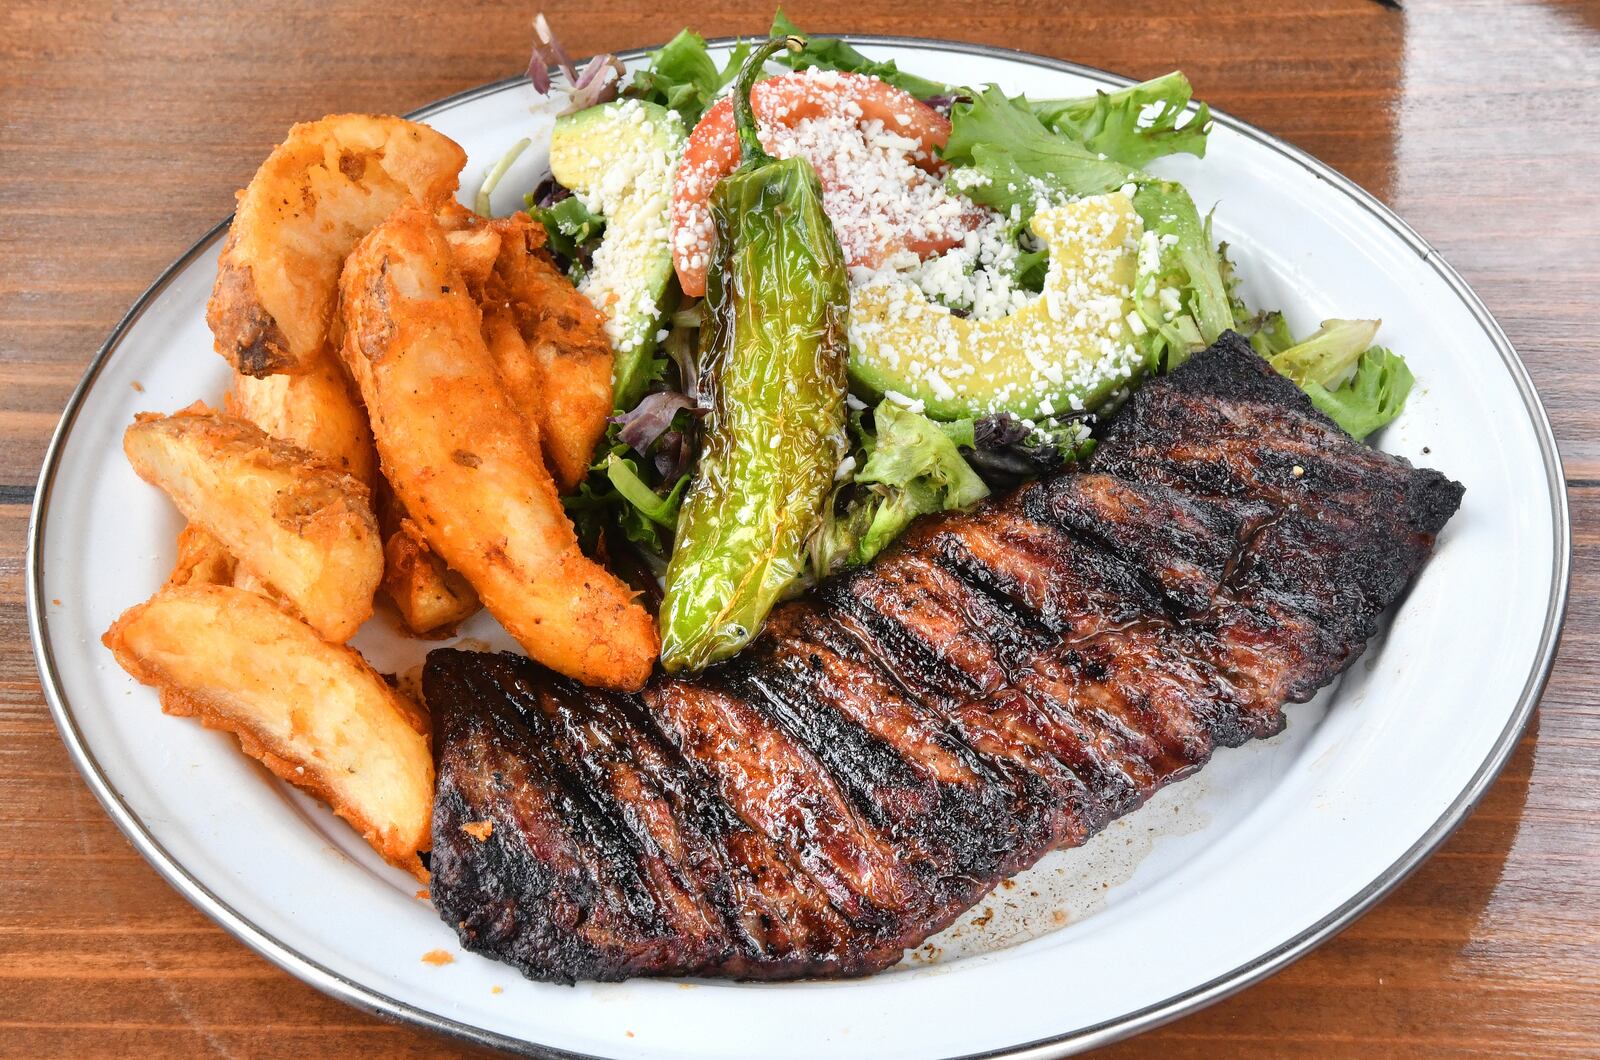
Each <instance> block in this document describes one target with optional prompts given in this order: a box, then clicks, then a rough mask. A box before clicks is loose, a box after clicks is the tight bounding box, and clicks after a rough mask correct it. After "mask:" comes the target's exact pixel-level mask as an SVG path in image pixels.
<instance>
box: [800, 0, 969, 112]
mask: <svg viewBox="0 0 1600 1060" xmlns="http://www.w3.org/2000/svg"><path fill="white" fill-rule="evenodd" d="M770 35H771V36H774V37H788V36H800V37H805V38H806V48H805V51H803V52H800V53H799V54H798V55H795V54H790V53H788V52H779V53H778V54H777V55H776V56H774V57H773V58H774V59H775V60H776V61H777V62H780V63H782V64H783V65H785V66H787V67H789V68H790V69H791V70H805V69H807V68H810V67H817V68H819V69H822V70H843V71H846V72H847V73H853V74H866V75H868V76H869V77H876V78H877V79H878V80H880V81H887V82H888V83H889V84H891V85H893V86H894V87H896V88H898V89H900V90H902V91H904V92H909V93H911V94H912V95H913V96H916V97H917V98H918V99H931V98H933V97H935V96H948V95H951V94H952V93H954V92H955V91H956V89H955V88H954V86H952V85H947V84H944V83H943V82H941V81H930V80H928V79H927V78H926V77H918V76H917V75H916V74H908V73H905V72H904V71H902V70H901V69H900V67H899V66H897V65H895V62H894V60H892V59H885V60H878V59H869V58H867V57H866V56H865V55H862V54H861V53H860V52H858V51H856V50H855V49H854V48H852V47H851V46H850V45H848V44H846V43H845V42H844V41H842V40H840V39H838V38H837V37H813V36H811V35H810V34H808V33H806V32H805V31H804V30H802V29H801V28H800V27H799V26H796V25H795V24H794V23H793V22H791V21H790V20H789V17H788V16H787V15H785V14H784V13H783V9H782V8H781V7H780V8H779V9H778V13H777V14H775V15H773V16H772V31H771V34H770Z"/></svg>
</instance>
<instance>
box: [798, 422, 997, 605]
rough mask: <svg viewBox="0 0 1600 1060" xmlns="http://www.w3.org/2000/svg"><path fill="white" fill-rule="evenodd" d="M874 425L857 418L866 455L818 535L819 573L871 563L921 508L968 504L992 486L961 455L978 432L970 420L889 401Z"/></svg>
mask: <svg viewBox="0 0 1600 1060" xmlns="http://www.w3.org/2000/svg"><path fill="white" fill-rule="evenodd" d="M872 420H873V430H871V431H868V430H866V429H864V428H862V427H860V425H859V423H858V424H857V433H858V435H859V436H860V438H861V443H862V444H861V452H860V453H859V454H858V456H864V457H865V461H864V462H863V463H862V464H861V468H860V470H859V471H857V472H856V474H855V477H854V480H853V481H851V482H847V483H845V484H843V485H841V486H840V487H839V488H838V489H837V490H836V491H835V496H834V498H833V499H832V500H831V501H830V503H829V509H828V512H827V515H826V517H825V518H824V521H823V525H822V528H821V529H820V530H819V532H818V533H817V535H816V537H815V538H814V539H813V540H812V544H811V568H812V574H813V576H814V577H817V578H821V577H824V576H826V575H827V574H829V573H830V572H832V571H834V570H837V569H838V568H840V567H843V566H851V565H855V564H861V563H866V562H867V561H868V560H870V559H872V557H874V556H876V555H877V554H878V553H879V552H882V551H883V550H884V549H885V548H887V547H888V546H889V544H890V543H891V542H893V541H894V539H895V538H897V537H899V536H900V534H901V533H902V532H903V531H904V530H905V528H906V527H907V526H908V525H910V523H911V520H913V519H915V518H916V517H917V516H919V515H927V514H930V513H933V512H942V511H945V510H947V509H950V508H964V507H966V506H967V505H969V504H973V503H975V502H977V501H979V500H981V499H982V498H984V497H986V496H988V495H989V487H988V486H986V485H984V482H983V479H981V478H979V477H978V473H977V472H976V471H974V470H973V469H972V466H971V465H970V464H968V463H967V461H966V460H965V459H964V458H963V457H962V455H961V449H962V448H963V447H965V448H967V449H972V448H973V447H974V446H975V444H976V440H975V438H974V434H973V421H972V420H956V421H954V422H951V423H939V422H936V421H934V420H930V419H929V418H928V417H926V416H923V415H921V414H920V413H916V412H912V411H911V410H909V409H906V408H903V407H901V406H899V405H896V404H894V403H893V402H891V401H884V402H881V403H880V404H879V405H878V407H877V408H876V409H875V410H874V411H873V414H872Z"/></svg>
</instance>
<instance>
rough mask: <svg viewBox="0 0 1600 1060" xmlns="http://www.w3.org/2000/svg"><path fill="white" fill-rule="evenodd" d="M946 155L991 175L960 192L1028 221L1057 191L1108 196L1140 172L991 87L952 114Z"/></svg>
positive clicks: (1069, 193)
mask: <svg viewBox="0 0 1600 1060" xmlns="http://www.w3.org/2000/svg"><path fill="white" fill-rule="evenodd" d="M943 157H944V158H945V160H946V161H948V162H950V163H951V164H952V165H956V166H963V165H965V166H970V167H972V168H974V169H976V170H978V171H979V172H981V173H983V174H984V176H986V177H988V178H989V179H988V180H987V181H986V182H984V183H981V184H977V185H976V186H969V187H959V186H958V187H957V188H956V190H957V191H959V192H960V193H961V194H963V195H966V196H967V197H968V198H970V199H972V200H973V201H974V202H977V203H981V204H982V205H984V206H989V207H992V208H994V209H996V210H999V211H1000V212H1002V213H1010V212H1011V211H1012V210H1013V209H1018V210H1020V211H1021V216H1020V217H1019V216H1017V215H1016V214H1013V216H1012V220H1014V221H1016V220H1022V221H1025V220H1027V219H1028V218H1029V217H1031V216H1032V215H1033V211H1034V209H1035V206H1036V204H1037V202H1038V201H1039V200H1040V199H1041V198H1046V197H1049V196H1051V195H1055V196H1057V197H1064V196H1069V195H1103V194H1105V193H1106V192H1109V191H1115V190H1116V189H1118V188H1120V187H1122V186H1123V185H1124V184H1127V183H1128V182H1130V181H1132V180H1134V179H1135V178H1136V177H1138V176H1139V173H1138V171H1137V170H1136V169H1135V168H1133V167H1131V166H1127V165H1124V164H1123V163H1121V162H1117V161H1115V160H1113V159H1109V158H1104V157H1102V156H1100V155H1099V154H1096V153H1095V152H1093V151H1090V150H1089V149H1088V148H1086V147H1084V146H1083V145H1082V144H1080V143H1078V142H1077V141H1075V140H1070V139H1068V138H1067V137H1065V136H1061V135H1059V134H1057V133H1053V132H1051V131H1050V130H1049V129H1047V128H1045V126H1044V124H1043V123H1042V122H1040V121H1039V119H1038V118H1037V117H1036V116H1035V115H1034V113H1033V111H1032V110H1030V109H1029V108H1028V103H1027V100H1025V99H1022V98H1020V97H1019V98H1015V99H1013V98H1012V97H1010V96H1007V95H1006V94H1005V93H1004V92H1002V91H1000V89H999V87H998V86H996V85H989V86H987V87H985V88H984V89H982V90H981V91H977V92H974V93H973V94H972V95H971V97H969V98H968V99H967V100H964V101H963V102H960V103H957V104H956V105H955V106H954V107H953V108H952V109H951V112H950V139H949V141H948V142H947V143H946V144H945V147H944V151H943Z"/></svg>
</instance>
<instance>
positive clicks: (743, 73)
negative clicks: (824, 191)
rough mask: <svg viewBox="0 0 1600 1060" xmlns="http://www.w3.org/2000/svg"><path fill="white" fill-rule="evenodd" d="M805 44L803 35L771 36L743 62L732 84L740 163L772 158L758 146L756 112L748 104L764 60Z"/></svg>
mask: <svg viewBox="0 0 1600 1060" xmlns="http://www.w3.org/2000/svg"><path fill="white" fill-rule="evenodd" d="M805 46H806V40H805V38H804V37H773V38H772V39H771V40H769V41H767V42H765V43H764V44H762V45H761V46H760V47H758V48H756V50H755V51H753V52H751V53H750V57H749V58H748V59H746V60H745V61H744V67H743V69H741V70H740V71H739V80H737V81H735V82H734V84H733V125H734V129H735V130H736V131H737V133H738V136H739V163H740V165H742V166H748V165H751V164H757V165H759V164H761V163H763V162H771V161H772V156H771V155H769V154H767V152H766V150H765V149H764V148H763V147H762V146H761V140H760V138H759V137H758V136H757V135H756V131H757V130H756V115H755V111H754V110H753V109H751V106H750V90H751V89H752V88H753V87H755V83H756V80H757V79H758V78H759V77H760V76H761V73H762V70H763V69H764V68H765V67H766V65H767V60H768V59H770V58H772V57H773V56H774V55H776V54H777V53H778V52H780V51H782V50H783V49H785V48H788V49H789V50H790V51H792V52H797V51H800V50H801V49H802V48H804V47H805Z"/></svg>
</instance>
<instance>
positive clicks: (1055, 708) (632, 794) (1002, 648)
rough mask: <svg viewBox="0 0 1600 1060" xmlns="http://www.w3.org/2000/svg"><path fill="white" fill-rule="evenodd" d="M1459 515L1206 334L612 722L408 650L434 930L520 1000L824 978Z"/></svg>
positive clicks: (597, 696) (1188, 750)
mask: <svg viewBox="0 0 1600 1060" xmlns="http://www.w3.org/2000/svg"><path fill="white" fill-rule="evenodd" d="M1461 494H1462V488H1461V486H1460V485H1458V484H1457V483H1455V482H1452V481H1450V480H1449V479H1448V478H1446V477H1445V476H1443V475H1441V474H1439V473H1438V472H1435V471H1430V470H1421V469H1417V468H1414V467H1412V466H1411V465H1410V464H1409V463H1407V462H1406V461H1405V460H1402V459H1399V458H1398V457H1394V456H1389V455H1386V454H1384V453H1382V452H1379V451H1378V450H1375V449H1372V448H1369V447H1367V446H1365V445H1362V444H1360V443H1358V442H1356V441H1354V440H1352V439H1351V438H1350V437H1349V436H1348V435H1346V434H1344V433H1343V432H1342V431H1340V430H1339V429H1338V428H1337V427H1336V426H1335V425H1334V424H1333V423H1332V422H1331V421H1330V420H1328V419H1327V418H1326V417H1324V416H1323V415H1322V414H1321V413H1319V412H1317V411H1316V410H1315V409H1314V408H1313V407H1312V406H1311V404H1310V403H1309V402H1308V401H1307V400H1306V398H1305V397H1304V396H1303V395H1302V394H1301V393H1300V391H1299V390H1297V389H1296V388H1295V387H1294V386H1292V385H1291V384H1290V383H1289V382H1287V381H1286V380H1284V379H1283V378H1281V377H1280V376H1278V375H1276V374H1275V373H1274V372H1273V371H1272V370H1271V369H1270V368H1269V367H1268V366H1267V364H1266V362H1265V361H1263V360H1262V359H1261V358H1259V357H1257V356H1256V355H1255V354H1254V353H1253V352H1252V351H1251V349H1250V347H1249V345H1248V344H1246V343H1245V342H1244V341H1243V340H1241V339H1240V338H1239V337H1238V336H1236V335H1231V334H1230V335H1226V336H1224V337H1223V339H1222V340H1221V341H1219V342H1218V343H1217V344H1216V345H1215V346H1213V347H1212V348H1211V349H1209V350H1207V351H1205V352H1204V353H1202V354H1199V355H1197V356H1196V357H1194V358H1193V359H1191V360H1190V361H1189V362H1188V363H1187V364H1185V365H1184V366H1183V367H1181V368H1179V369H1178V370H1177V371H1175V372H1173V373H1172V374H1171V375H1169V376H1167V377H1165V378H1161V379H1156V380H1154V381H1152V382H1150V383H1148V384H1147V385H1145V386H1144V387H1143V388H1142V389H1141V390H1139V391H1138V393H1137V394H1136V395H1135V396H1134V397H1133V398H1132V399H1131V401H1130V402H1129V403H1128V404H1127V405H1126V406H1125V407H1124V408H1123V409H1122V411H1121V412H1119V413H1118V414H1117V415H1116V416H1115V417H1114V419H1113V421H1112V422H1111V423H1110V425H1109V427H1108V429H1107V431H1106V433H1105V436H1104V438H1103V439H1102V442H1101V444H1100V446H1099V448H1098V449H1097V450H1096V452H1095V454H1094V456H1093V457H1092V459H1091V460H1090V461H1089V462H1088V466H1087V468H1086V469H1084V470H1081V471H1076V472H1068V473H1062V474H1057V475H1054V476H1052V477H1049V478H1045V479H1041V480H1038V481H1035V482H1031V483H1028V484H1026V485H1024V486H1022V487H1020V488H1018V489H1016V490H1015V491H1013V492H1011V493H1010V494H1008V495H1007V496H1004V497H1001V498H998V499H993V500H990V501H987V502H984V503H982V504H980V505H978V506H977V507H975V508H973V509H971V510H969V511H965V512H960V513H950V514H946V515H943V516H937V517H931V518H926V519H924V520H922V521H920V522H919V523H917V524H916V525H915V526H914V527H913V528H912V529H911V530H909V531H908V532H907V533H906V534H905V536H904V537H903V538H902V539H901V540H900V541H899V542H898V543H897V544H896V545H895V546H894V547H893V548H891V549H890V550H888V551H886V552H885V553H883V554H882V555H881V556H879V557H878V558H877V560H875V561H874V562H873V563H871V564H870V565H868V566H866V567H865V568H862V569H859V570H854V571H851V572H848V573H845V574H842V575H839V576H837V577H834V578H831V579H829V580H828V581H826V582H825V583H823V584H822V585H820V586H818V587H817V588H816V589H815V590H813V591H811V592H809V593H808V594H806V595H805V596H803V597H800V598H798V599H796V600H793V601H791V602H789V603H786V604H784V605H782V606H780V607H779V608H778V609H777V610H776V611H774V612H773V614H772V616H771V618H770V620H769V622H768V624H767V626H766V628H765V629H764V630H763V632H762V633H761V635H760V637H759V638H757V639H756V640H755V641H754V642H753V643H752V644H751V645H750V646H749V648H747V649H746V650H745V651H744V652H743V653H741V654H740V655H739V656H737V657H736V658H734V659H731V660H729V661H728V662H726V663H723V664H721V665H718V666H715V667H713V668H711V669H709V670H708V671H706V672H705V673H703V674H701V675H699V676H695V677H667V676H664V675H658V676H657V677H656V678H655V679H654V680H653V681H652V682H651V683H650V684H649V686H648V687H647V688H646V689H645V691H644V692H643V693H641V694H640V695H637V696H624V695H616V694H609V693H603V692H596V691H592V690H589V689H585V688H582V687H580V686H578V685H577V684H574V683H573V682H571V681H568V680H566V679H564V678H561V677H557V676H555V675H553V674H551V673H550V672H549V671H546V670H544V669H542V668H540V667H539V666H537V665H535V664H534V663H532V662H529V661H528V660H527V659H524V658H521V657H518V656H513V655H490V654H483V653H472V652H463V651H455V650H438V651H435V652H433V653H432V654H431V655H430V656H429V658H428V663H427V667H426V670H425V674H424V690H425V694H426V697H427V701H428V704H429V705H430V707H431V708H432V709H433V711H434V712H435V726H436V744H437V750H438V754H439V789H438V798H437V803H436V805H435V811H434V845H433V861H432V867H433V880H432V884H431V889H432V895H433V901H434V904H435V905H436V906H437V907H438V909H439V912H440V914H441V916H443V918H444V919H445V921H446V922H447V923H449V924H451V925H452V926H454V927H455V928H456V929H457V931H458V932H459V934H460V936H461V942H462V944H463V945H464V946H465V947H466V948H467V949H469V950H475V951H477V952H480V953H484V954H488V955H490V956H493V957H497V958H499V959H501V960H504V961H508V962H510V963H511V964H513V965H515V966H516V967H518V968H519V969H521V970H522V971H523V972H524V973H525V974H526V975H528V976H530V977H532V978H535V979H545V980H555V981H562V982H571V981H573V980H577V979H603V980H613V979H623V978H627V977H629V976H639V975H703V976H736V977H742V978H754V979H786V978H794V977H799V976H852V975H861V974H864V973H868V972H872V971H875V970H877V969H880V968H883V967H886V966H887V965H890V964H893V963H895V962H896V961H898V960H899V959H900V958H901V956H902V954H903V952H904V951H905V950H906V949H907V948H910V947H915V946H917V945H918V944H920V943H921V942H922V941H923V940H924V939H926V938H927V937H928V936H929V935H932V934H933V933H935V932H937V931H939V930H940V929H941V928H943V927H945V926H946V925H947V924H949V923H950V922H951V921H952V920H953V919H954V918H955V917H956V916H957V915H959V914H960V913H961V912H962V911H963V910H965V909H967V908H968V907H969V906H971V905H972V904H973V903H974V902H976V901H978V900H979V899H980V898H982V897H983V895H984V894H985V893H986V892H988V891H989V890H990V889H991V888H992V887H993V886H994V885H995V884H996V883H997V882H998V881H999V880H1001V879H1002V878H1004V877H1006V876H1007V875H1010V874H1012V873H1015V872H1018V871H1020V870H1022V869H1025V868H1027V867H1028V866H1030V865H1032V864H1033V863H1034V862H1035V861H1036V860H1038V858H1040V857H1041V856H1042V855H1043V854H1045V853H1046V852H1047V851H1049V850H1051V849H1052V848H1055V847H1058V846H1073V845H1077V844H1079V843H1082V842H1084V841H1085V840H1086V839H1088V838H1089V837H1090V836H1091V835H1093V834H1094V833H1095V832H1096V831H1097V830H1099V829H1100V828H1102V827H1104V826H1105V824H1106V823H1107V822H1108V821H1110V820H1111V819H1112V818H1115V817H1117V816H1119V815H1121V814H1125V813H1127V812H1129V811H1130V810H1132V809H1134V808H1135V807H1137V806H1139V805H1140V804H1141V803H1142V802H1143V801H1144V800H1145V799H1147V798H1148V797H1149V796H1150V795H1151V793H1153V792H1154V791H1156V789H1158V788H1160V787H1162V786H1163V785H1165V784H1168V783H1171V782H1172V781H1174V780H1178V779H1180V778H1182V777H1184V776H1186V775H1187V774H1189V773H1192V772H1193V771H1195V770H1196V769H1198V768H1199V767H1200V766H1201V765H1202V764H1204V763H1205V761H1206V760H1207V759H1208V758H1209V757H1210V755H1211V753H1212V750H1213V749H1214V748H1216V747H1218V746H1226V747H1231V746H1236V745H1238V744H1241V743H1243V742H1244V741H1246V740H1249V739H1252V738H1256V737H1264V736H1270V735H1272V734H1273V733H1275V732H1277V731H1278V730H1279V729H1280V728H1282V726H1283V711H1282V707H1283V704H1284V703H1285V702H1304V701H1305V700H1307V699H1309V698H1310V697H1311V696H1312V695H1313V694H1314V693H1315V692H1316V691H1317V689H1318V688H1320V687H1322V686H1323V685H1325V684H1327V683H1328V682H1329V681H1330V680H1332V679H1333V678H1334V677H1335V676H1336V675H1337V674H1338V673H1339V672H1340V671H1341V670H1343V669H1344V668H1345V667H1346V666H1348V665H1349V664H1350V663H1351V661H1352V660H1354V659H1355V658H1356V657H1357V656H1358V655H1359V654H1360V653H1361V651H1362V649H1363V648H1364V647H1365V645H1366V641H1367V640H1368V638H1370V637H1371V636H1372V635H1373V633H1374V631H1375V629H1376V626H1377V622H1378V618H1379V615H1380V614H1381V613H1382V612H1383V610H1384V609H1385V608H1386V607H1388V606H1389V605H1390V604H1391V603H1393V602H1394V601H1395V600H1396V599H1397V598H1398V597H1399V596H1400V594H1401V593H1402V592H1403V591H1404V589H1405V587H1406V585H1407V583H1408V582H1409V581H1410V580H1411V578H1412V576H1413V575H1415V574H1416V573H1417V571H1418V569H1419V568H1420V567H1421V566H1422V564H1423V563H1424V562H1425V561H1426V560H1427V558H1428V556H1429V554H1430V552H1431V551H1432V549H1433V544H1434V538H1435V535H1436V534H1438V532H1439V531H1440V529H1441V528H1442V527H1443V526H1444V524H1445V522H1446V521H1447V520H1448V519H1449V518H1450V516H1451V515H1452V514H1454V512H1455V510H1456V508H1457V506H1458V504H1459V503H1460V499H1461Z"/></svg>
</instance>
